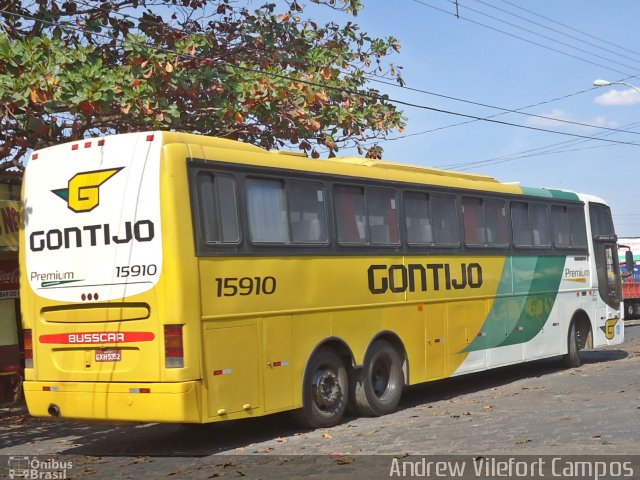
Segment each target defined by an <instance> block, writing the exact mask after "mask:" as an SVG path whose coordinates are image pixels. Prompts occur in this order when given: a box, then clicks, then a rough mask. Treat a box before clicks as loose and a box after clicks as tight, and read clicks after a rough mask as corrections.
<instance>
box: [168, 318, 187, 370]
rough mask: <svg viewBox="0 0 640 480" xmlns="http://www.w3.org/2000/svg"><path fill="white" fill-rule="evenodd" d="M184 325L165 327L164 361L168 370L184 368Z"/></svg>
mask: <svg viewBox="0 0 640 480" xmlns="http://www.w3.org/2000/svg"><path fill="white" fill-rule="evenodd" d="M182 327H183V325H165V326H164V359H165V365H166V368H183V367H184V347H183V342H182Z"/></svg>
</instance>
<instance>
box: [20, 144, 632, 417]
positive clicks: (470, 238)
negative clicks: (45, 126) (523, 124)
mask: <svg viewBox="0 0 640 480" xmlns="http://www.w3.org/2000/svg"><path fill="white" fill-rule="evenodd" d="M23 200H24V210H25V221H24V230H23V231H22V232H21V248H20V252H21V262H22V268H21V275H22V279H21V280H22V281H21V288H22V294H21V298H22V309H23V322H24V329H25V357H26V363H27V365H26V367H27V368H26V370H25V371H26V382H25V396H26V400H27V405H28V407H29V411H30V412H31V413H32V414H33V415H37V416H46V415H52V416H61V417H67V418H81V419H104V420H129V421H160V422H213V421H220V420H230V419H239V418H248V417H253V416H257V415H264V414H269V413H273V412H280V411H285V410H292V411H294V412H295V414H296V416H297V417H298V419H299V420H300V421H301V422H303V423H305V424H307V425H311V426H315V427H319V426H329V425H334V424H336V423H337V422H339V421H340V419H341V417H342V416H343V414H344V412H345V408H346V407H347V404H349V403H350V404H352V406H353V408H354V410H355V411H357V412H359V413H360V414H363V415H382V414H385V413H388V412H391V411H393V410H394V409H395V408H396V406H397V405H398V402H399V401H400V395H401V393H402V389H403V387H404V386H405V385H407V384H416V383H420V382H425V381H430V380H435V379H440V378H446V377H450V376H453V375H460V374H464V373H469V372H475V371H480V370H485V369H489V368H493V367H498V366H503V365H509V364H514V363H519V362H523V361H528V360H533V359H538V358H544V357H550V356H556V355H563V356H564V358H565V362H566V364H567V365H569V366H576V365H579V363H580V356H579V350H580V349H582V348H591V347H598V346H602V345H613V344H618V343H620V342H622V340H623V335H624V332H623V328H622V322H620V321H619V319H620V313H619V305H620V272H619V265H618V255H617V248H616V237H615V232H614V230H613V223H612V220H611V213H610V211H609V208H608V207H607V206H606V204H605V203H604V202H603V201H602V200H600V199H598V198H596V197H592V196H589V195H579V194H575V193H572V192H567V191H560V190H551V189H536V188H526V187H520V186H516V185H507V184H502V183H500V182H498V181H497V180H495V179H493V178H490V177H486V176H482V175H472V174H467V173H457V172H448V171H442V170H435V169H429V168H420V167H416V166H410V165H403V164H395V163H391V162H381V161H372V160H366V159H360V158H343V159H331V160H311V159H306V158H299V156H296V155H290V154H286V153H282V152H267V151H265V150H262V149H259V148H257V147H253V146H250V145H246V144H242V143H237V142H233V141H229V140H222V139H216V138H208V137H203V136H196V135H188V134H179V133H166V132H152V133H139V134H127V135H117V136H112V137H106V138H101V139H92V140H84V141H79V142H73V143H70V144H64V145H59V146H56V147H52V148H47V149H44V150H41V151H37V152H35V153H34V154H33V157H32V158H31V161H30V162H29V165H28V167H27V171H26V174H25V180H24V190H23Z"/></svg>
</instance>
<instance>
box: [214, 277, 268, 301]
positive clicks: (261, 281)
mask: <svg viewBox="0 0 640 480" xmlns="http://www.w3.org/2000/svg"><path fill="white" fill-rule="evenodd" d="M215 281H216V285H217V289H216V291H217V294H218V296H219V297H233V296H235V295H243V296H247V295H271V294H272V293H274V292H275V291H276V279H275V277H241V278H237V277H225V278H216V279H215Z"/></svg>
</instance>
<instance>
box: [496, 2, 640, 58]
mask: <svg viewBox="0 0 640 480" xmlns="http://www.w3.org/2000/svg"><path fill="white" fill-rule="evenodd" d="M502 1H503V2H504V3H507V4H509V5H511V6H513V7H516V8H519V9H520V10H524V11H525V12H527V13H530V14H531V15H535V16H536V17H540V18H542V19H544V20H547V21H549V22H552V23H555V24H556V25H560V26H561V27H563V28H568V29H569V30H572V31H574V32H577V33H579V34H581V35H584V36H586V37H589V38H593V39H594V40H597V41H598V42H601V43H606V44H607V45H611V46H613V47H616V48H619V49H621V50H624V51H626V52H629V53H632V54H634V55H636V56H640V53H638V52H636V51H634V50H630V49H629V48H626V47H624V46H622V45H617V44H615V43H612V42H610V41H608V40H605V39H604V38H600V37H596V36H595V35H592V34H590V33H587V32H583V31H582V30H578V29H577V28H574V27H572V26H570V25H567V24H565V23H561V22H558V21H556V20H554V19H552V18H548V17H545V16H544V15H540V14H539V13H536V12H533V11H531V10H527V9H526V8H524V7H521V6H520V5H517V4H515V3H513V2H510V1H509V0H502ZM600 48H602V47H600ZM617 55H619V54H617Z"/></svg>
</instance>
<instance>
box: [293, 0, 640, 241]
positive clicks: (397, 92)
mask: <svg viewBox="0 0 640 480" xmlns="http://www.w3.org/2000/svg"><path fill="white" fill-rule="evenodd" d="M363 3H364V9H363V10H362V11H361V12H360V13H359V14H358V16H357V17H355V19H353V18H351V19H350V20H353V21H354V22H355V23H357V24H358V25H359V26H360V27H361V29H362V30H363V31H365V32H367V33H369V34H371V35H373V36H376V37H386V36H394V37H396V38H398V40H399V42H400V44H401V46H402V48H401V51H400V53H399V54H396V55H393V58H392V60H393V62H394V63H395V64H397V65H400V66H402V67H403V72H404V73H403V78H404V80H405V81H406V86H407V87H410V88H412V89H417V90H422V91H424V92H430V94H428V93H423V92H417V91H414V90H409V89H402V88H396V87H388V86H385V85H379V84H375V83H372V84H370V85H371V86H372V87H375V88H378V89H379V90H380V91H381V92H384V93H386V94H388V95H389V97H390V98H392V99H397V100H401V101H406V102H411V103H415V104H419V105H422V106H424V107H429V108H435V109H440V110H446V111H449V112H455V113H457V114H462V115H468V116H472V117H480V118H487V117H493V116H495V115H498V114H499V116H495V117H493V118H492V119H493V120H495V121H496V122H506V123H510V124H515V125H519V127H518V126H512V125H505V124H502V123H496V122H489V121H471V120H472V119H469V118H466V117H463V116H458V115H453V114H445V113H441V112H436V111H433V110H428V109H425V108H414V107H406V106H402V107H401V108H402V110H404V113H405V116H406V117H407V127H406V129H405V131H404V132H402V133H400V134H399V133H397V132H396V133H392V134H391V135H390V136H389V138H390V140H387V141H385V142H382V143H381V144H380V145H381V146H382V147H383V148H384V159H385V160H391V161H398V162H404V163H410V164H416V165H423V166H431V167H440V168H453V169H461V170H465V171H469V172H475V173H482V174H486V175H490V176H493V177H495V178H497V179H498V180H500V181H503V182H520V184H521V185H523V186H532V187H552V188H561V189H566V190H572V191H577V192H582V193H589V194H592V195H596V196H599V197H601V198H602V199H604V200H605V201H606V202H607V203H608V204H609V205H610V206H611V209H612V212H613V217H614V223H615V227H616V232H617V234H618V236H619V237H640V207H639V205H640V202H638V200H637V197H638V196H639V194H638V191H637V190H636V183H635V174H636V172H638V166H639V165H640V93H638V92H636V91H635V90H633V89H632V88H630V87H627V86H625V85H612V86H609V87H594V86H593V82H594V80H596V79H606V80H609V81H625V82H627V83H629V84H631V85H635V86H637V87H638V88H640V30H639V29H638V22H639V21H640V2H638V1H637V0H610V1H608V2H603V1H596V0H562V1H558V0H554V1H550V0H536V1H535V2H532V1H528V0H458V14H459V17H457V16H456V2H455V0H393V1H390V0H363ZM324 10H326V9H324ZM314 12H315V10H314V9H313V6H310V7H309V8H308V9H307V10H305V15H307V16H312V17H313V18H314V19H317V18H319V17H322V16H324V15H325V13H324V12H321V11H317V13H314ZM335 19H336V20H338V21H341V20H349V18H347V15H346V14H341V15H338V16H336V17H335ZM444 97H452V98H455V99H458V100H454V99H452V98H444ZM477 104H483V105H485V106H479V105H477ZM530 105H537V106H533V107H529V108H525V109H523V110H521V111H522V112H523V113H526V114H527V115H523V114H521V113H508V112H507V113H505V110H518V109H522V108H523V107H528V106H530ZM490 107H493V108H490ZM540 117H545V118H540ZM554 119H558V120H561V121H557V120H554ZM463 122H464V124H462V125H457V126H452V125H454V124H459V123H463ZM569 122H573V123H569ZM525 127H527V128H525ZM596 127H600V128H596ZM607 129H609V130H607ZM541 130H550V131H552V132H546V131H541ZM621 130H624V131H621ZM553 132H557V133H553ZM566 134H571V135H576V136H573V137H572V136H569V135H566ZM396 137H402V138H397V139H394V138H396ZM583 137H587V138H583ZM592 137H595V139H594V138H592ZM391 139H393V140H391ZM605 140H606V141H605ZM634 144H635V145H634ZM340 154H341V155H345V154H348V152H345V151H341V152H340Z"/></svg>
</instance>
